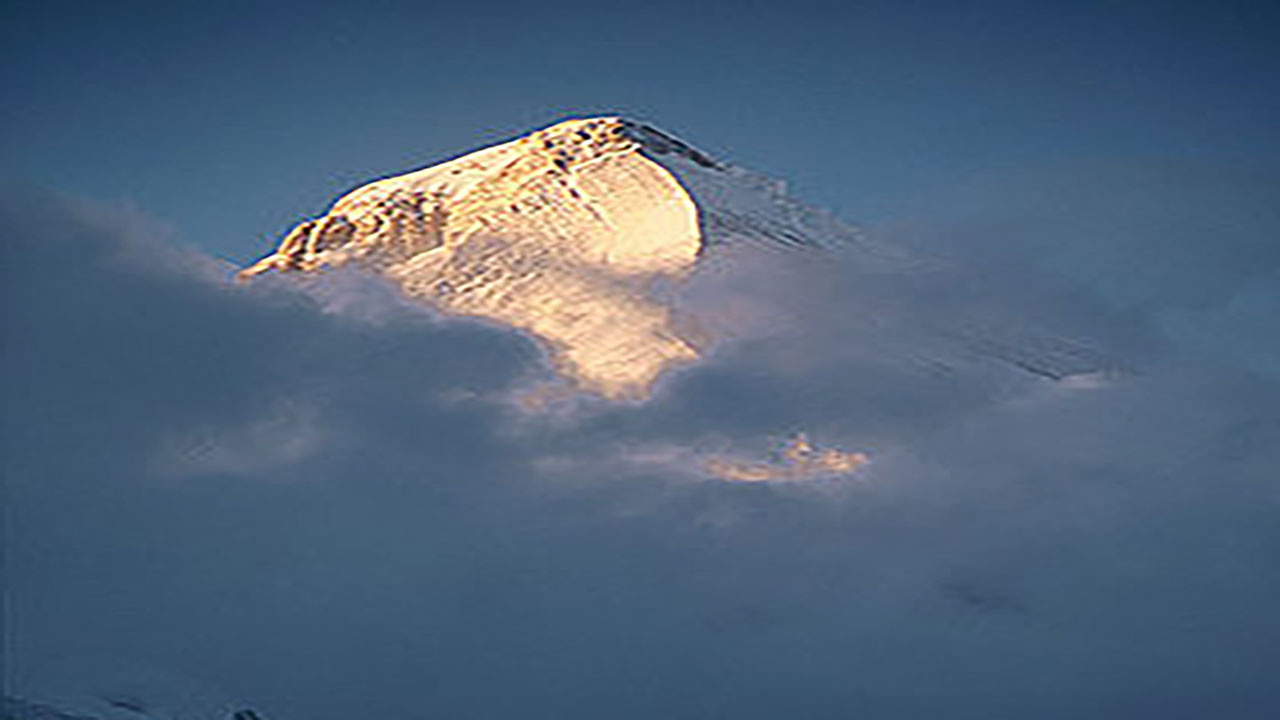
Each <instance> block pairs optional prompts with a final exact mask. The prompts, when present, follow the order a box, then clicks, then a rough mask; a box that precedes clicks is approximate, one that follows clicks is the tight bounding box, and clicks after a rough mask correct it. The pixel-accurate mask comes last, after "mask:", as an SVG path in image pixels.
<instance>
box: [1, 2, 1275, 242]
mask: <svg viewBox="0 0 1280 720" xmlns="http://www.w3.org/2000/svg"><path fill="white" fill-rule="evenodd" d="M1276 21H1277V12H1276V10H1275V9H1274V4H1272V3H1266V2H1227V3H1169V2H1159V3H1138V2H1133V3H1100V2H1081V3H1076V2H1072V3H1021V2H1009V3H991V2H983V3H950V2H850V3H833V2H821V3H812V2H787V3H764V2H733V3H725V2H697V3H668V2H641V3H621V2H619V3H566V2H559V1H555V0H553V1H551V2H538V3H527V2H521V3H515V2H486V3H458V2H451V3H431V2H414V3H406V2H364V3H358V4H353V3H310V2H307V3H284V2H274V3H239V2H230V3H194V2H192V3H187V2H181V3H172V2H122V3H90V2H39V3H36V2H8V3H6V4H5V7H4V19H3V22H2V23H0V26H2V27H3V30H2V32H3V37H2V38H0V39H2V43H3V48H4V49H3V53H4V58H5V76H4V95H5V97H6V102H5V108H4V126H5V132H4V134H3V141H2V142H3V155H4V157H5V165H6V167H7V168H8V169H7V175H8V176H9V177H10V179H14V180H17V181H19V182H22V181H35V182H37V183H40V184H43V185H45V186H48V187H52V188H55V189H59V190H65V191H70V192H74V193H79V194H83V195H87V196H91V197H98V198H111V199H123V200H127V201H131V202H134V203H136V204H137V205H138V206H140V207H141V208H143V209H144V210H146V211H148V212H150V213H152V214H155V215H158V216H159V217H162V218H164V219H166V220H168V221H170V222H172V223H174V224H175V225H176V226H177V228H178V230H179V232H180V233H181V235H182V237H183V238H184V239H185V240H186V241H187V242H190V243H193V244H195V245H198V246H200V247H202V248H205V249H207V250H209V251H212V252H215V253H218V254H221V255H223V256H225V257H228V258H230V259H233V260H236V261H240V262H242V261H247V260H249V259H251V258H253V257H254V256H256V255H259V254H261V253H263V252H264V251H265V250H266V249H267V248H268V246H270V245H271V244H272V242H273V241H274V239H275V237H276V235H278V234H279V233H281V232H283V231H284V230H286V229H287V226H289V225H290V224H291V223H292V222H293V221H295V220H296V219H297V218H299V217H300V216H305V215H309V214H312V213H316V212H318V211H320V210H322V209H323V208H324V207H325V206H326V204H327V203H328V202H330V201H331V200H332V199H333V198H334V197H335V196H336V195H338V194H340V193H341V192H343V191H345V190H348V189H350V188H351V187H353V186H355V185H358V184H360V183H362V182H364V181H366V180H368V179H370V178H373V177H376V176H382V175H387V174H393V173H397V172H400V171H404V170H407V169H410V168H414V167H418V166H422V165H427V164H431V163H434V162H437V161H439V160H441V159H444V158H446V157H449V156H452V155H456V154H461V153H463V152H465V151H467V150H470V149H473V148H475V147H478V146H482V145H485V144H490V143H493V142H497V141H500V140H503V139H506V138H508V137H510V136H513V135H516V134H519V133H521V132H524V131H525V130H528V129H530V128H532V127H535V126H538V125H543V124H547V123H550V122H552V121H554V120H556V119H558V118H561V117H564V116H566V115H578V114H584V113H604V112H622V113H626V114H634V115H637V116H641V117H644V118H647V119H649V120H652V121H654V122H656V123H657V124H659V125H660V126H663V127H665V128H667V129H669V130H671V131H673V132H675V133H677V134H681V135H683V136H685V137H686V138H687V139H689V140H690V141H692V142H694V143H695V144H698V145H701V146H703V147H705V148H706V149H708V150H710V151H712V152H714V153H717V154H719V155H721V156H724V157H728V158H731V159H732V160H733V161H735V162H737V163H739V164H741V165H744V166H747V167H751V168H753V169H757V170H760V171H763V172H765V173H767V174H770V175H773V176H776V177H781V178H784V179H787V180H788V181H789V182H791V183H792V185H793V188H794V189H795V190H796V191H797V193H798V194H799V195H801V196H802V197H805V198H808V199H810V200H811V201H812V202H814V203H816V204H819V205H823V206H826V207H829V208H831V209H834V210H835V211H837V212H838V213H839V214H841V215H842V216H843V217H845V218H846V219H848V220H851V221H854V222H864V223H873V224H874V223H880V222H886V221H891V222H895V221H911V220H915V219H918V218H919V216H921V215H929V214H931V213H937V212H939V211H944V210H947V209H949V207H950V206H954V205H956V204H960V203H963V202H964V200H962V199H961V198H960V195H962V194H963V192H964V191H965V189H966V188H968V187H971V186H974V185H985V184H988V183H996V184H1000V183H1012V184H1014V185H1017V184H1019V183H1020V182H1021V178H1024V177H1026V176H1028V175H1029V174H1031V175H1034V174H1036V173H1044V172H1050V173H1052V172H1055V171H1056V170H1057V169H1060V168H1062V167H1066V166H1071V165H1073V164H1079V163H1096V162H1131V161H1142V162H1146V161H1160V162H1174V163H1200V164H1208V165H1211V166H1214V167H1221V166H1224V165H1225V166H1230V167H1238V168H1251V169H1253V170H1264V171H1266V172H1271V173H1274V172H1275V171H1276V163H1277V161H1278V158H1280V153H1278V151H1277V148H1276V145H1277V143H1276V142H1275V139H1274V132H1275V129H1276V128H1277V127H1278V126H1280V93H1277V92H1275V88H1276V87H1277V86H1280V74H1278V72H1277V70H1278V68H1280V61H1278V52H1280V51H1277V49H1276V48H1277V43H1276V42H1275V37H1276V33H1277V29H1280V25H1278V24H1277V22H1276Z"/></svg>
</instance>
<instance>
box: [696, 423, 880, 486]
mask: <svg viewBox="0 0 1280 720" xmlns="http://www.w3.org/2000/svg"><path fill="white" fill-rule="evenodd" d="M869 462H871V458H870V457H869V456H868V455H867V454H866V453H860V452H845V451H843V450H839V449H837V448H819V447H817V446H815V445H814V444H813V443H812V442H811V441H810V440H809V438H808V436H806V435H805V434H804V433H800V434H798V435H796V436H795V437H793V438H792V439H791V440H790V441H788V442H787V444H786V446H785V447H784V448H783V449H782V452H781V453H779V455H778V458H777V459H776V460H775V461H773V462H747V461H742V460H738V459H734V458H729V457H722V456H721V457H713V458H711V459H709V460H707V461H706V462H705V463H704V465H703V468H704V469H705V470H706V472H707V473H708V474H710V475H712V476H713V477H716V478H719V479H721V480H727V481H729V482H752V483H755V482H795V481H799V480H811V479H815V478H821V477H835V476H840V475H849V474H851V473H853V472H854V471H856V470H858V469H859V468H861V467H863V466H864V465H866V464H867V463H869Z"/></svg>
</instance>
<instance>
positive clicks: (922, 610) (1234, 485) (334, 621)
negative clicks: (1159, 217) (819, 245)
mask: <svg viewBox="0 0 1280 720" xmlns="http://www.w3.org/2000/svg"><path fill="white" fill-rule="evenodd" d="M124 219H127V218H123V219H122V216H121V215H120V214H119V213H115V214H113V213H110V212H103V211H90V210H87V209H86V207H85V206H83V205H79V204H76V203H69V202H67V201H63V200H56V199H51V198H48V197H43V196H36V195H31V194H10V195H9V197H8V198H7V200H6V202H5V209H4V227H5V228H6V231H5V232H6V258H5V263H6V290H5V292H6V295H7V297H6V308H7V309H6V319H5V335H6V338H5V377H6V388H5V395H6V398H7V401H6V433H5V434H6V446H5V448H4V450H5V457H6V476H7V496H8V497H7V503H8V505H9V507H10V509H9V511H8V528H7V542H6V549H7V550H6V552H7V557H6V561H7V567H6V578H7V580H6V582H7V588H8V592H9V599H10V608H9V616H8V617H9V618H10V620H11V625H10V627H9V628H8V629H7V630H6V643H7V645H6V651H7V653H9V655H10V657H9V658H7V659H8V660H9V669H8V670H7V672H8V673H9V676H10V686H11V687H10V688H9V689H8V692H10V693H13V694H18V695H30V696H33V697H34V696H38V694H39V692H40V687H41V686H43V685H44V684H46V683H48V682H50V681H51V679H56V680H58V681H60V682H62V683H64V684H66V683H71V684H74V683H75V681H76V679H77V678H76V677H74V676H72V677H68V676H67V675H66V673H65V672H63V671H58V670H55V669H52V668H58V667H65V666H66V663H67V662H69V661H72V660H75V659H77V658H84V657H98V658H106V660H105V662H108V663H122V664H123V663H139V664H143V665H149V666H154V667H162V668H165V670H166V672H170V671H171V672H175V673H180V674H182V675H184V676H190V677H195V678H200V679H201V681H202V682H205V683H208V684H210V685H212V686H215V687H217V688H219V689H220V691H222V692H224V693H225V694H227V695H229V696H231V697H237V698H242V699H243V700H244V701H245V703H246V704H250V705H253V706H255V707H257V708H258V709H259V710H260V711H261V712H262V713H263V715H264V716H265V717H267V718H277V719H281V720H290V719H293V720H300V719H303V718H306V719H307V720H348V719H350V718H357V717H361V718H363V717H370V718H375V717H376V718H406V719H408V718H422V717H454V718H487V717H556V718H599V717H611V718H655V717H664V718H706V717H737V718H778V717H803V718H811V719H820V718H841V719H844V718H849V717H873V718H898V717H901V718H919V717H948V718H1027V717H1036V718H1079V717H1096V718H1135V717H1160V718H1166V719H1174V718H1203V717H1238V718H1253V717H1257V718H1261V717H1267V716H1271V715H1274V714H1275V713H1276V711H1277V710H1280V691H1277V689H1276V687H1275V683H1274V682H1273V674H1274V668H1275V667H1277V666H1280V616H1278V615H1277V614H1276V613H1275V607H1277V606H1280V565H1278V564H1277V563H1276V558H1277V553H1280V521H1278V520H1277V518H1280V485H1278V484H1277V483H1276V480H1275V478H1276V475H1277V473H1276V468H1277V467H1280V381H1278V380H1277V375H1276V373H1274V372H1272V370H1274V368H1271V367H1270V366H1269V365H1268V364H1267V363H1266V362H1261V361H1260V360H1259V358H1265V357H1266V356H1265V354H1261V351H1249V352H1246V351H1245V350H1241V351H1240V352H1233V350H1232V349H1231V347H1228V346H1221V345H1220V346H1218V347H1215V350H1214V352H1212V353H1204V352H1201V351H1199V350H1198V349H1196V348H1199V347H1202V345H1203V343H1204V342H1209V341H1210V340H1209V339H1210V338H1212V342H1217V343H1226V342H1228V341H1230V340H1231V338H1243V339H1244V340H1247V341H1248V342H1255V341H1256V338H1255V337H1254V335H1253V334H1250V333H1249V332H1245V331H1237V330H1232V331H1223V332H1216V333H1215V332H1208V331H1206V332H1204V333H1201V334H1199V335H1197V336H1196V337H1197V338H1199V340H1197V343H1199V344H1197V343H1189V342H1182V340H1181V339H1180V338H1182V337H1183V335H1186V334H1185V333H1172V334H1171V333H1168V332H1166V331H1165V329H1164V328H1166V324H1167V323H1168V322H1171V321H1170V320H1169V318H1170V317H1175V315H1171V313H1185V312H1188V311H1191V312H1198V313H1202V314H1206V315H1204V317H1205V318H1206V322H1212V321H1214V318H1215V317H1217V316H1214V315H1213V313H1214V311H1215V308H1219V309H1221V310H1222V313H1223V317H1235V316H1237V315H1242V314H1243V315H1246V316H1247V315H1248V314H1249V312H1251V310H1249V308H1252V307H1261V306H1263V305H1258V301H1257V300H1256V299H1249V298H1252V295H1249V296H1248V297H1244V298H1242V299H1240V300H1238V301H1233V300H1230V299H1229V298H1231V297H1233V295H1232V290H1231V289H1232V288H1245V287H1246V285H1245V283H1247V282H1250V281H1251V279H1252V278H1256V277H1265V276H1266V275H1265V273H1266V272H1271V273H1274V272H1275V268H1276V267H1277V266H1278V265H1280V264H1278V263H1277V258H1276V254H1275V253H1274V252H1273V253H1271V254H1270V255H1266V254H1258V255H1255V256H1254V260H1253V262H1251V263H1248V264H1247V266H1242V265H1235V264H1232V263H1230V262H1226V261H1223V262H1221V263H1219V264H1218V265H1215V266H1214V267H1215V268H1216V275H1215V276H1214V277H1213V278H1212V282H1211V283H1208V285H1212V288H1211V291H1210V289H1206V287H1207V286H1208V285H1206V287H1199V286H1196V287H1189V288H1187V291H1186V293H1185V294H1179V293H1178V292H1177V291H1176V288H1173V287H1172V285H1170V284H1161V285H1160V286H1159V287H1158V288H1155V289H1154V290H1152V291H1151V292H1148V293H1146V294H1144V291H1143V289H1142V287H1140V285H1141V275H1140V274H1138V273H1135V274H1134V277H1135V280H1134V287H1129V288H1126V290H1127V291H1129V292H1132V293H1136V294H1137V295H1138V296H1139V297H1141V298H1143V299H1144V301H1145V302H1137V303H1135V302H1132V301H1131V298H1130V297H1126V298H1124V299H1117V298H1116V297H1114V296H1113V295H1112V294H1111V293H1110V292H1109V291H1108V290H1106V289H1101V290H1100V289H1098V288H1094V287H1091V286H1088V285H1085V284H1081V283H1079V282H1076V283H1074V284H1070V283H1068V282H1067V281H1066V280H1064V279H1062V278H1061V277H1060V276H1058V275H1056V274H1054V273H1052V272H1049V271H1046V270H1045V269H1044V268H1043V267H1042V268H1040V269H1036V267H1035V263H1018V264H1016V266H1015V265H1014V264H1013V261H1014V259H1015V258H1014V255H1016V253H1012V252H1010V253H1007V254H1001V253H1002V252H1003V251H1004V250H1006V249H1007V248H1008V244H1006V243H1011V242H1012V238H1009V237H1008V236H1007V235H1005V236H1001V235H1000V233H995V234H994V237H993V238H992V239H991V240H990V241H989V242H986V243H985V244H983V243H979V242H978V241H971V249H973V250H974V251H975V252H980V253H993V254H994V255H993V256H994V257H999V258H1001V262H1000V263H994V262H991V263H986V264H985V267H986V270H985V271H984V272H983V274H982V276H981V277H978V276H976V275H974V274H972V273H970V274H965V273H959V272H955V273H950V272H949V273H947V274H944V275H934V276H929V277H926V278H924V279H925V280H928V279H929V278H930V277H931V278H932V280H930V282H932V283H933V284H928V283H924V284H921V285H919V286H911V287H891V286H886V285H885V284H884V283H883V282H882V283H881V284H879V285H877V284H876V282H877V281H875V280H874V279H867V278H864V279H863V280H865V282H851V277H852V276H850V275H849V274H848V273H850V272H854V273H856V269H850V268H828V269H827V270H826V271H825V272H826V273H827V274H826V275H825V276H822V277H820V278H819V279H818V280H814V279H813V278H814V277H815V276H813V275H807V276H806V277H807V278H808V280H806V281H805V283H804V284H803V286H801V285H798V284H795V283H790V282H787V281H786V279H785V276H784V275H782V274H780V275H778V276H777V277H776V278H775V280H776V282H774V283H773V284H772V285H771V286H770V288H771V289H770V290H769V293H770V295H771V296H778V297H784V298H789V300H788V303H790V304H789V305H788V306H789V307H791V308H799V310H795V311H794V314H793V315H791V316H789V322H788V324H787V331H786V332H784V333H781V334H773V335H765V336H762V335H760V334H759V333H756V334H754V335H752V336H751V337H750V338H748V339H744V340H743V341H742V342H739V343H737V344H732V345H729V346H726V347H725V348H723V349H722V350H721V351H719V352H718V353H716V354H715V356H714V357H713V358H712V359H711V361H710V362H708V363H706V364H705V365H702V366H699V367H695V368H691V369H688V370H684V371H681V372H679V373H677V374H676V375H674V376H673V377H671V378H670V379H668V380H667V381H665V382H664V384H663V385H662V387H661V388H660V390H659V393H658V394H657V396H656V397H655V398H654V399H653V400H652V401H651V402H649V403H647V404H644V405H607V404H601V403H596V402H593V401H582V402H579V403H577V404H575V405H574V407H572V408H571V409H570V410H569V411H566V412H563V413H560V414H550V413H549V414H545V415H543V416H534V418H533V419H530V416H529V415H527V414H522V413H521V412H518V411H515V410H514V409H513V406H512V404H511V402H510V398H511V397H512V396H513V395H514V394H517V393H519V392H521V391H522V390H524V389H525V388H527V387H528V385H529V384H530V383H536V382H539V381H545V380H546V379H548V374H547V371H546V370H545V368H544V367H543V365H542V363H541V360H540V355H539V353H538V351H537V349H536V348H535V347H534V346H533V345H532V344H530V343H529V342H528V341H526V340H525V339H523V338H521V337H519V336H516V335H515V334H512V333H508V332H504V331H502V330H500V329H496V328H493V327H488V326H483V325H480V324H476V323H469V322H461V321H447V320H441V319H439V318H434V317H431V316H428V315H427V314H425V313H421V312H418V311H415V310H411V309H408V308H404V307H399V306H397V305H396V304H395V303H392V302H389V301H387V299H386V298H385V297H381V296H379V293H378V291H377V290H376V289H368V288H365V289H363V290H362V291H361V292H360V293H352V292H350V290H349V288H340V289H339V291H336V293H337V294H336V295H330V296H329V297H330V300H329V301H325V300H317V299H316V298H317V297H325V296H324V295H323V294H321V295H319V296H317V295H315V294H311V295H308V294H304V293H298V292H296V291H294V290H291V289H289V288H288V287H284V286H265V287H250V288H245V287H237V286H233V285H231V284H229V283H226V282H224V281H222V280H221V279H214V278H212V276H211V268H214V269H215V270H216V267H215V266H214V265H211V264H210V261H207V260H204V259H202V258H200V257H199V256H197V255H193V254H190V253H184V252H180V251H177V250H175V249H173V246H172V245H170V244H169V243H168V242H167V241H166V240H164V239H163V238H158V237H157V234H158V232H157V231H156V230H155V229H153V228H150V227H148V226H146V224H145V223H139V222H138V221H137V220H136V219H132V220H129V221H128V222H125V221H124ZM1253 227H1254V228H1255V229H1256V230H1257V231H1258V232H1267V231H1274V229H1275V226H1274V225H1267V224H1266V223H1262V222H1255V223H1254V226H1253ZM1022 229H1023V230H1025V229H1026V226H1025V224H1024V226H1023V228H1022ZM1131 234H1132V236H1133V238H1135V242H1137V241H1141V242H1143V243H1152V242H1155V240H1154V239H1153V238H1151V237H1149V236H1148V235H1144V234H1143V230H1142V228H1137V229H1132V228H1131ZM1250 238H1252V236H1250ZM1180 247H1181V246H1180V245H1178V244H1176V243H1175V244H1171V245H1170V246H1168V247H1164V248H1163V250H1164V251H1166V252H1168V253H1171V255H1172V257H1173V258H1174V259H1176V258H1177V253H1178V252H1180ZM1249 247H1251V248H1252V247H1254V246H1253V245H1250V246H1249ZM1236 249H1237V248H1236V247H1233V246H1232V245H1231V243H1225V244H1223V246H1221V247H1218V248H1216V249H1206V248H1205V247H1202V246H1196V247H1195V249H1194V251H1195V253H1197V254H1201V253H1209V254H1211V255H1212V256H1213V257H1216V253H1218V252H1221V253H1222V254H1224V255H1227V256H1230V255H1231V254H1232V253H1233V252H1234V251H1235V250H1236ZM1095 250H1096V249H1095ZM1083 252H1085V254H1088V252H1089V251H1088V250H1087V249H1086V250H1084V251H1083ZM1120 255H1122V253H1118V252H1117V254H1116V256H1117V257H1119V256H1120ZM1085 260H1087V258H1085V259H1081V260H1080V262H1085ZM1117 262H1119V261H1117ZM1268 264H1269V265H1268ZM1268 267H1269V269H1268ZM1131 269H1133V268H1131ZM1120 270H1123V268H1119V269H1117V268H1115V267H1108V272H1111V271H1117V272H1118V271H1120ZM1232 273H1235V275H1233V274H1232ZM1259 273H1262V275H1259ZM212 274H213V275H216V272H213V273H212ZM1168 277H1169V276H1168V275H1167V274H1166V275H1164V276H1161V278H1160V279H1161V282H1162V283H1163V280H1164V279H1167V278H1168ZM1237 280H1238V281H1239V283H1240V284H1238V285H1237V284H1236V281H1237ZM337 282H343V281H341V280H339V281H337ZM752 287H754V288H756V289H757V290H759V287H760V286H759V285H758V284H756V285H753V286H752ZM1259 287H1260V286H1258V285H1256V284H1255V285H1248V286H1247V288H1248V289H1244V290H1241V292H1242V293H1258V292H1261V293H1262V294H1263V295H1264V296H1266V297H1265V298H1264V300H1265V301H1266V302H1271V303H1272V305H1271V306H1272V307H1274V297H1275V292H1274V287H1272V288H1270V289H1268V288H1266V287H1262V289H1261V290H1259V289H1258V288H1259ZM730 291H731V288H728V289H727V288H724V287H717V289H716V292H715V297H714V298H713V299H715V300H716V301H723V302H724V303H725V304H727V305H734V306H735V307H736V306H739V305H740V304H739V303H738V300H740V299H741V298H740V297H739V298H735V296H733V294H732V293H731V292H730ZM1197 293H1200V294H1202V295H1204V297H1201V298H1200V300H1199V301H1198V302H1197V303H1194V304H1192V305H1187V304H1186V303H1185V302H1184V301H1185V300H1186V299H1187V298H1190V297H1192V296H1193V295H1197ZM334 297H336V298H338V299H339V300H340V302H339V301H335V300H333V298H334ZM1197 297H1199V296H1197ZM1206 297H1208V298H1217V299H1216V300H1212V301H1211V300H1206V299H1205V298H1206ZM353 298H354V300H353ZM1242 303H1244V304H1245V305H1247V307H1245V306H1242V305H1241V304H1242ZM784 304H786V303H784ZM1264 304H1265V303H1264ZM326 308H328V311H326ZM868 308H874V317H876V318H877V322H875V323H870V324H868V323H862V322H858V321H857V318H862V317H866V316H867V315H868V313H869V311H868ZM1011 308H1016V309H1017V312H1016V313H1015V314H1013V315H1009V313H1010V312H1011V310H1010V309H1011ZM992 313H996V314H997V315H998V314H1000V313H1005V315H1004V316H1001V317H1002V320H1001V322H1002V324H1004V325H1007V324H1008V322H1006V320H1005V318H1009V317H1012V318H1018V317H1023V316H1024V315H1025V316H1034V317H1042V318H1046V319H1047V320H1046V321H1047V322H1050V323H1051V324H1052V325H1054V326H1055V327H1061V328H1064V329H1066V330H1067V331H1068V332H1069V333H1070V334H1073V335H1075V336H1080V337H1089V338H1091V339H1092V340H1093V341H1094V342H1096V344H1097V345H1098V346H1100V347H1106V348H1109V349H1110V350H1111V351H1113V352H1115V353H1116V354H1117V355H1119V356H1123V357H1125V358H1129V359H1132V369H1134V370H1136V372H1133V373H1126V374H1125V375H1124V377H1123V378H1122V379H1119V380H1109V379H1105V378H1104V379H1103V381H1097V380H1098V378H1097V377H1091V378H1085V379H1080V378H1077V379H1076V380H1074V381H1072V382H1068V383H1054V382H1050V381H1047V380H1044V379H1037V378H1034V377H1032V376H1017V375H1011V374H1009V373H1007V372H1005V371H1003V370H996V369H994V368H993V367H992V366H990V365H984V364H983V363H982V362H975V363H973V364H972V366H966V367H963V368H959V369H956V368H952V369H940V368H936V367H934V366H932V365H931V364H930V363H929V362H922V363H911V362H904V361H903V357H902V355H901V354H900V353H898V352H896V350H895V352H889V353H886V352H884V351H883V350H884V348H903V347H916V346H918V342H917V339H918V338H919V337H931V338H936V337H939V336H938V335H937V334H936V333H935V334H925V335H918V334H917V332H918V331H919V330H920V329H921V328H922V327H923V328H930V329H940V328H941V329H945V328H948V327H955V326H956V325H957V323H971V322H973V319H974V318H990V317H991V316H992ZM1176 317H1181V318H1184V320H1185V318H1186V317H1188V316H1187V315H1185V314H1183V315H1176ZM748 334H750V333H748ZM1250 347H1253V346H1252V345H1251V346H1250ZM927 359H928V358H924V360H927ZM797 431H810V432H812V433H813V434H814V437H815V439H816V440H818V441H819V442H822V443H834V444H836V445H839V446H840V447H844V448H845V449H846V450H849V451H865V452H868V453H869V454H870V455H871V457H872V458H873V463H872V464H871V465H870V466H868V467H867V468H865V469H863V470H862V471H860V472H862V473H864V475H861V476H859V479H858V480H857V481H855V482H841V481H838V480H834V481H826V482H823V483H820V484H818V485H790V484H788V485H782V486H777V485H771V484H751V483H744V484H726V483H717V482H708V481H706V480H704V479H699V478H698V477H697V475H696V474H690V473H684V472H680V471H679V468H680V467H682V466H685V465H687V459H688V458H691V457H710V456H714V455H716V454H717V453H742V452H747V453H750V452H757V451H759V450H760V449H761V448H763V447H765V446H766V443H767V442H768V441H769V440H770V439H775V440H776V439H781V438H785V437H788V436H790V435H791V434H793V433H794V432H797ZM59 676H60V677H59Z"/></svg>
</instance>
